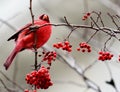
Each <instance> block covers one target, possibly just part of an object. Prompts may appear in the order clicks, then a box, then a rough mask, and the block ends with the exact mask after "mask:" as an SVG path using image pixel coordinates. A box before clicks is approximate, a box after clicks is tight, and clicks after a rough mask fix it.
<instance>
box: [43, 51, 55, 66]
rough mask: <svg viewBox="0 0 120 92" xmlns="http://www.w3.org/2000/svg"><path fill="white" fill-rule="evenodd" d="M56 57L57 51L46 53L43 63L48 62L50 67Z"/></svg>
mask: <svg viewBox="0 0 120 92" xmlns="http://www.w3.org/2000/svg"><path fill="white" fill-rule="evenodd" d="M56 56H57V53H56V52H55V51H48V52H45V53H44V56H43V60H42V61H47V63H48V65H51V63H52V61H54V60H55V59H56Z"/></svg>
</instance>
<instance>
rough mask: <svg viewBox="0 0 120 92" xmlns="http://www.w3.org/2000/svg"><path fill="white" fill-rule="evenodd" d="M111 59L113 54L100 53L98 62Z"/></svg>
mask: <svg viewBox="0 0 120 92" xmlns="http://www.w3.org/2000/svg"><path fill="white" fill-rule="evenodd" d="M112 57H113V54H111V53H110V52H105V51H100V52H99V58H98V60H101V61H105V60H111V59H112Z"/></svg>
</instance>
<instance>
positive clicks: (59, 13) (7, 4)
mask: <svg viewBox="0 0 120 92" xmlns="http://www.w3.org/2000/svg"><path fill="white" fill-rule="evenodd" d="M91 11H96V12H102V18H103V21H104V23H105V25H106V26H107V27H111V28H115V26H114V25H113V23H112V21H111V20H110V18H109V17H108V16H107V13H111V14H117V15H120V0H33V13H34V15H35V19H37V18H38V17H39V16H40V15H41V14H48V15H49V17H50V21H51V23H54V24H58V23H64V16H66V18H67V20H68V21H69V23H71V24H77V25H83V24H88V22H87V21H86V22H84V21H83V20H82V17H83V15H84V13H86V12H91ZM30 21H31V15H30V11H29V0H18V1H17V0H9V1H8V0H0V61H1V62H0V71H2V72H3V73H4V74H5V75H6V76H8V77H9V78H10V79H12V80H13V81H15V82H17V83H18V84H19V85H21V86H22V87H23V88H27V87H28V85H27V84H26V82H25V75H26V74H27V73H29V72H30V71H31V70H32V68H31V65H33V64H34V53H33V52H32V51H29V50H25V51H23V52H21V53H19V54H18V55H17V57H16V58H15V62H14V63H12V65H11V66H10V68H9V70H7V71H6V70H5V69H4V67H3V63H4V61H5V60H6V58H7V56H8V55H9V53H10V52H11V51H12V50H13V48H14V45H15V44H14V41H9V42H8V41H7V39H8V38H9V37H10V36H11V35H12V34H14V33H15V31H17V30H18V29H19V28H21V27H23V26H24V25H25V24H27V23H29V22H30ZM88 31H89V29H78V30H76V31H75V32H73V33H72V35H71V36H70V39H69V40H70V43H71V44H73V48H74V50H73V52H72V53H71V57H72V58H74V59H75V61H76V63H77V64H78V65H80V67H81V68H82V69H85V68H86V67H87V66H89V65H91V64H92V63H93V62H95V61H96V60H97V57H98V54H97V53H98V51H100V50H101V48H103V43H104V42H105V39H107V38H108V37H107V35H105V34H102V33H100V34H98V35H97V36H95V37H94V38H93V40H92V41H90V44H91V46H92V49H93V52H92V53H91V54H82V53H80V52H77V51H76V47H77V46H78V44H79V43H80V42H83V41H87V40H88V39H89V37H90V35H91V34H92V32H88ZM69 32H70V29H69V28H67V27H53V30H52V36H51V38H50V39H49V41H48V42H47V44H46V45H47V46H49V47H50V48H53V47H52V45H53V43H56V42H58V41H63V40H64V39H65V37H66V36H67V35H68V34H69ZM111 43H112V44H111V45H110V46H109V47H110V49H111V51H112V52H113V53H114V54H115V55H116V56H115V57H114V58H113V60H111V62H108V63H107V65H109V67H108V66H106V63H103V62H99V61H98V62H97V63H95V65H93V66H92V67H91V68H90V69H89V70H88V71H87V72H86V73H85V75H86V76H87V77H88V78H90V79H91V80H92V81H94V82H95V83H96V84H97V85H99V87H100V88H101V90H102V92H120V86H119V85H120V77H119V76H120V68H119V67H120V64H119V62H118V61H117V55H118V54H119V52H120V47H119V44H120V43H119V41H115V39H113V40H112V41H111ZM39 51H41V50H39ZM108 68H110V71H111V73H112V77H113V79H115V84H116V87H117V88H116V89H117V90H115V89H114V87H112V86H111V85H107V84H106V83H105V81H110V80H111V74H110V72H109V69H108ZM50 74H51V79H52V80H53V81H54V85H53V86H51V87H50V88H49V89H47V90H40V91H39V92H78V91H79V92H95V91H94V90H91V89H86V88H85V87H82V86H80V85H78V84H84V82H83V79H82V77H80V76H79V75H78V74H77V73H76V71H74V70H73V69H72V68H70V67H69V66H68V65H67V64H66V63H65V62H62V61H60V60H56V61H55V62H53V64H52V67H51V70H50ZM0 78H1V79H2V80H3V81H4V83H5V84H6V85H7V87H10V88H14V86H13V85H12V84H11V83H10V82H9V81H8V80H6V79H5V77H4V76H3V75H2V74H0ZM0 92H7V91H6V90H5V88H4V86H3V85H2V83H0ZM17 92H22V91H17Z"/></svg>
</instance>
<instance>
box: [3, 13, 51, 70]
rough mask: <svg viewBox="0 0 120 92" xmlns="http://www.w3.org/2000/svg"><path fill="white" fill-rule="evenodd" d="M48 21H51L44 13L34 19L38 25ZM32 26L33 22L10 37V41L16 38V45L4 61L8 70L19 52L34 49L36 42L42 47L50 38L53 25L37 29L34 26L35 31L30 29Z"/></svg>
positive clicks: (37, 45) (35, 24) (38, 46)
mask: <svg viewBox="0 0 120 92" xmlns="http://www.w3.org/2000/svg"><path fill="white" fill-rule="evenodd" d="M48 23H50V21H49V17H48V16H47V15H45V14H43V15H41V16H40V17H39V19H38V20H35V21H34V26H36V27H37V26H41V25H44V24H48ZM31 26H32V23H29V24H27V25H26V26H24V27H23V28H22V29H20V30H19V31H17V32H16V33H15V34H14V35H12V36H11V37H10V38H9V39H8V41H9V40H11V39H15V42H16V46H15V48H14V49H13V51H12V53H11V54H10V55H9V57H8V58H7V60H6V61H5V63H4V66H5V69H6V70H7V69H8V68H9V66H10V64H11V63H12V61H13V59H14V58H15V56H16V55H17V54H18V52H20V51H23V50H25V49H33V47H34V45H35V43H36V48H40V47H41V46H43V45H44V44H45V43H46V42H47V41H48V39H49V38H50V35H51V25H47V26H43V27H41V28H38V29H37V28H36V29H35V30H34V28H33V31H32V30H30V27H31ZM35 32H36V36H35ZM35 40H36V42H35Z"/></svg>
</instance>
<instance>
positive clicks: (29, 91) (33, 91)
mask: <svg viewBox="0 0 120 92" xmlns="http://www.w3.org/2000/svg"><path fill="white" fill-rule="evenodd" d="M24 92H37V90H28V89H25V90H24Z"/></svg>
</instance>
